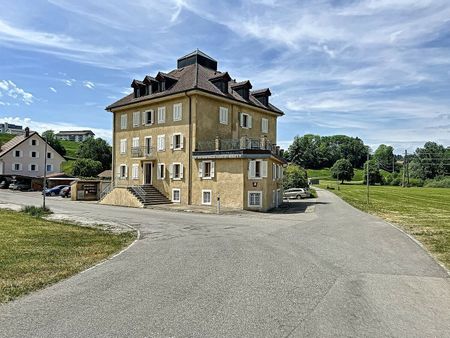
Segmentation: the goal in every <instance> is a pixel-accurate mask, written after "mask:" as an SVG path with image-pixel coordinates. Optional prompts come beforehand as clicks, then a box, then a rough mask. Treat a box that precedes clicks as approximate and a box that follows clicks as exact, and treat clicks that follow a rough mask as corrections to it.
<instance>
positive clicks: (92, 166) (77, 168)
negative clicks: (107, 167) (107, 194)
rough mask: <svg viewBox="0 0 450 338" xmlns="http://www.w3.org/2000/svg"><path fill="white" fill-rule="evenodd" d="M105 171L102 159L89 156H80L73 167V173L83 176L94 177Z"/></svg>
mask: <svg viewBox="0 0 450 338" xmlns="http://www.w3.org/2000/svg"><path fill="white" fill-rule="evenodd" d="M102 171H103V166H102V163H101V162H100V161H94V160H91V159H89V158H80V159H78V160H76V161H75V163H74V164H73V168H72V175H74V176H81V177H94V176H97V175H98V174H99V173H101V172H102Z"/></svg>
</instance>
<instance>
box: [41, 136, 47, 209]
mask: <svg viewBox="0 0 450 338" xmlns="http://www.w3.org/2000/svg"><path fill="white" fill-rule="evenodd" d="M44 149H45V151H44V184H43V185H44V189H43V190H42V209H44V210H45V195H46V194H47V193H46V192H45V190H47V137H46V138H45V148H44Z"/></svg>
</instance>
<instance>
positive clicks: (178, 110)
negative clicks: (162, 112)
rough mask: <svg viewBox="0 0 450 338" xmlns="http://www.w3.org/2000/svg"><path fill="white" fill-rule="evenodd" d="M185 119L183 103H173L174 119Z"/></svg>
mask: <svg viewBox="0 0 450 338" xmlns="http://www.w3.org/2000/svg"><path fill="white" fill-rule="evenodd" d="M182 119H183V104H182V103H175V104H174V105H173V121H181V120H182Z"/></svg>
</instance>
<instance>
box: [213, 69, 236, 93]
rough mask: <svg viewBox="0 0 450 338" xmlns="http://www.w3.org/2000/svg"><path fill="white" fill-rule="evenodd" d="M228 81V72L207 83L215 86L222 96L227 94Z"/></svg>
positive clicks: (229, 78)
mask: <svg viewBox="0 0 450 338" xmlns="http://www.w3.org/2000/svg"><path fill="white" fill-rule="evenodd" d="M230 80H231V77H230V75H228V72H225V73H221V74H219V75H217V76H215V77H212V78H210V79H209V81H211V82H212V84H213V85H215V86H216V87H217V88H218V89H219V90H220V91H221V92H222V93H224V94H227V93H228V82H229V81H230Z"/></svg>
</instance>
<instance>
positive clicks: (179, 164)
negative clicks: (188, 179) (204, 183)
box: [169, 162, 184, 181]
mask: <svg viewBox="0 0 450 338" xmlns="http://www.w3.org/2000/svg"><path fill="white" fill-rule="evenodd" d="M176 166H179V168H180V170H179V176H178V177H175V167H176ZM183 171H184V168H183V164H182V163H181V162H174V163H172V164H171V165H170V168H169V174H170V178H171V179H172V180H173V181H181V180H182V179H183V176H184V173H183Z"/></svg>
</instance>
